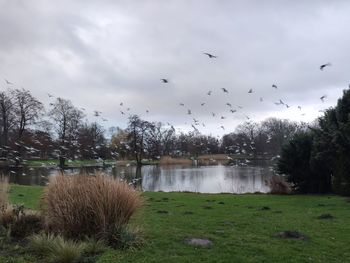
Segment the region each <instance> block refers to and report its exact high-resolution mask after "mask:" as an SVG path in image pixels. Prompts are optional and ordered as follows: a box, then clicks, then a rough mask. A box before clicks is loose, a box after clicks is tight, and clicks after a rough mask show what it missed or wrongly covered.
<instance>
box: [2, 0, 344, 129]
mask: <svg viewBox="0 0 350 263" xmlns="http://www.w3.org/2000/svg"><path fill="white" fill-rule="evenodd" d="M305 2H307V3H305ZM0 3H1V6H0V77H1V78H3V79H4V78H6V79H9V80H10V81H12V82H14V83H15V84H16V85H17V86H18V87H24V88H26V89H29V90H30V91H31V92H32V93H33V94H34V95H35V96H36V97H37V98H38V99H40V100H41V101H43V102H44V103H45V105H47V106H48V104H49V102H50V99H49V98H48V96H47V92H49V93H52V94H54V95H55V96H60V97H63V98H67V99H70V100H72V102H73V103H74V104H75V105H76V106H78V107H84V108H86V109H87V112H88V115H89V119H90V120H94V117H92V115H93V110H100V111H102V112H103V116H104V117H105V118H107V119H108V120H109V121H108V123H107V124H105V125H107V126H121V127H125V125H126V122H127V117H126V116H125V115H121V114H120V110H123V111H126V108H127V107H130V109H131V110H130V112H131V113H136V114H139V115H140V116H141V117H143V118H145V119H147V120H151V121H162V122H164V123H166V122H171V123H173V124H174V125H175V126H176V127H181V128H184V129H189V126H190V124H191V121H192V118H193V117H194V118H196V119H198V120H200V122H204V123H206V127H205V128H204V127H198V128H199V130H200V131H201V132H203V133H206V134H209V133H212V134H222V132H223V131H220V129H219V128H218V127H220V126H221V125H224V126H225V128H226V130H225V132H229V131H232V130H233V129H234V128H235V127H236V125H237V124H239V123H241V122H243V121H246V120H247V119H246V116H249V117H250V118H251V119H252V120H255V121H259V120H262V119H264V118H267V117H273V116H275V117H279V118H291V119H293V120H303V121H310V120H313V119H314V118H316V116H317V115H319V114H320V113H319V110H322V109H324V108H327V107H329V106H333V105H335V103H336V100H337V99H338V98H339V97H340V96H341V94H342V90H343V89H345V88H347V87H348V84H349V82H350V76H349V72H350V63H349V61H350V52H349V47H350V34H349V33H350V32H349V31H350V29H349V25H350V16H349V14H350V2H349V1H345V0H344V1H259V0H257V1H203V0H198V1H179V0H176V1H175V0H174V1H164V0H159V1H74V3H73V1H46V0H42V1H37V0H35V1H34V0H33V1H30V0H22V1H20V0H17V1H16V0H8V1H0ZM203 52H209V53H213V54H215V55H217V56H218V58H217V59H209V58H208V57H206V56H205V55H203ZM327 62H331V63H332V66H331V67H327V68H325V70H324V71H320V70H319V66H320V65H321V64H324V63H327ZM160 78H168V79H169V81H170V82H169V83H168V84H163V83H161V82H160ZM272 84H277V86H278V90H275V89H273V88H272V87H271V85H272ZM0 87H1V88H2V89H5V88H6V84H5V82H4V81H3V82H2V84H1V86H0ZM221 88H226V89H227V90H228V91H229V93H228V94H224V93H223V92H222V90H221ZM249 89H253V93H252V94H248V90H249ZM209 90H212V91H213V92H212V95H211V96H208V95H206V93H207V92H208V91H209ZM322 95H327V98H326V100H325V102H324V103H322V102H321V100H320V99H319V98H320V97H321V96H322ZM260 97H263V98H264V101H263V102H260V101H259V98H260ZM279 99H282V100H283V101H284V102H286V103H288V104H289V105H291V107H290V108H289V109H287V108H286V107H284V106H276V105H275V104H274V102H277V101H279ZM120 102H123V103H124V106H123V107H120V106H119V104H120ZM180 102H182V103H184V104H185V105H186V106H185V107H181V106H179V103H180ZM202 102H205V103H206V105H205V106H201V105H200V103H202ZM227 102H228V103H231V104H232V105H233V108H235V109H238V108H237V106H238V105H240V106H242V107H243V109H238V112H237V113H234V114H232V113H230V112H229V107H228V106H226V105H225V104H226V103H227ZM298 105H300V106H301V107H302V111H300V110H299V109H298V108H297V106H298ZM146 109H148V110H149V111H150V112H149V113H148V114H146ZM187 109H191V110H192V112H193V114H192V115H187ZM211 112H215V113H216V114H217V116H218V117H216V118H214V117H212V115H211ZM302 114H305V115H302ZM220 116H224V117H226V119H224V120H221V119H220ZM185 122H186V123H187V125H185Z"/></svg>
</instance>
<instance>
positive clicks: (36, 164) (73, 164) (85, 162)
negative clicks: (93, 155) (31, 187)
mask: <svg viewBox="0 0 350 263" xmlns="http://www.w3.org/2000/svg"><path fill="white" fill-rule="evenodd" d="M25 164H26V165H27V166H29V167H40V166H44V167H47V166H57V165H58V164H59V162H58V160H55V159H52V160H27V161H26V162H25ZM65 164H66V166H67V167H79V166H87V165H101V164H102V162H98V161H96V160H71V161H69V160H66V163H65ZM105 164H106V165H112V164H115V160H105Z"/></svg>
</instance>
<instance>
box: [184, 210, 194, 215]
mask: <svg viewBox="0 0 350 263" xmlns="http://www.w3.org/2000/svg"><path fill="white" fill-rule="evenodd" d="M183 214H184V215H193V212H191V211H185V212H184V213H183Z"/></svg>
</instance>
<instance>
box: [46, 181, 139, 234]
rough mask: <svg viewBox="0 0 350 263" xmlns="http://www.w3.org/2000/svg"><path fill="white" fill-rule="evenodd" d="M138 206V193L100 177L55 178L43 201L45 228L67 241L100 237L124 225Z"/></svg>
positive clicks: (119, 183) (125, 185)
mask: <svg viewBox="0 0 350 263" xmlns="http://www.w3.org/2000/svg"><path fill="white" fill-rule="evenodd" d="M140 205H141V198H140V195H139V193H138V192H136V191H135V190H134V189H132V188H131V187H130V186H129V185H128V184H127V183H125V182H121V181H118V180H116V179H113V178H111V177H109V176H106V175H103V174H96V176H89V175H82V174H79V175H64V174H61V175H58V176H55V177H53V178H52V179H51V180H50V183H49V185H48V186H47V187H46V189H45V191H44V198H43V212H44V215H45V220H46V225H47V228H48V229H49V230H50V231H52V232H53V233H56V234H62V235H63V236H65V237H68V238H69V237H70V238H83V237H86V236H88V237H95V238H104V237H106V236H108V235H109V233H114V232H116V231H118V230H120V229H122V228H123V227H124V226H125V225H127V223H128V222H129V220H130V218H131V216H132V215H133V214H134V213H135V211H136V210H137V208H139V207H140Z"/></svg>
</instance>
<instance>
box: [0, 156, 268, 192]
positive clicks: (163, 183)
mask: <svg viewBox="0 0 350 263" xmlns="http://www.w3.org/2000/svg"><path fill="white" fill-rule="evenodd" d="M82 171H84V172H86V173H91V174H93V173H95V172H96V171H103V172H105V173H107V174H109V175H112V176H113V177H116V178H121V179H123V180H126V181H128V182H131V183H133V184H134V185H135V186H136V184H138V185H139V187H140V188H142V190H143V191H164V192H172V191H188V192H199V193H254V192H262V193H266V192H268V191H269V187H268V186H267V185H266V184H265V182H266V180H268V179H269V178H270V177H271V176H272V172H271V169H270V167H269V165H268V164H261V163H260V164H257V165H254V166H253V165H250V166H243V167H242V166H224V165H217V166H197V167H196V166H182V165H169V166H156V165H149V166H143V167H142V168H137V167H134V166H129V167H126V166H124V167H108V168H101V167H88V168H84V169H81V168H80V169H76V168H75V169H66V170H65V173H68V174H70V173H79V172H82ZM2 172H3V173H5V174H9V175H10V182H12V183H17V184H23V185H45V184H47V182H48V178H49V177H50V176H55V175H57V174H58V173H59V172H60V170H59V169H55V168H45V167H39V168H30V169H29V168H20V169H18V170H15V171H14V170H13V169H12V170H11V171H9V170H3V171H2Z"/></svg>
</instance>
